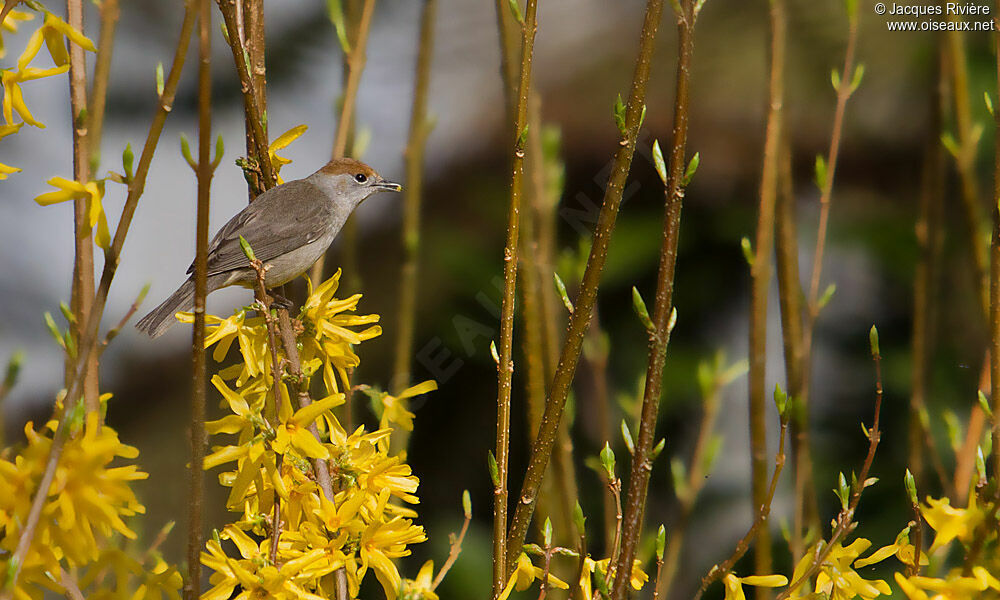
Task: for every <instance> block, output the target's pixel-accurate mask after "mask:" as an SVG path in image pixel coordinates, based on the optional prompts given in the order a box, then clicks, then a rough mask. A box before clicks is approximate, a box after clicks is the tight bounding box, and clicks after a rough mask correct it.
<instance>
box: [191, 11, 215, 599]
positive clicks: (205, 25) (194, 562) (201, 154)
mask: <svg viewBox="0 0 1000 600" xmlns="http://www.w3.org/2000/svg"><path fill="white" fill-rule="evenodd" d="M211 31H212V16H211V12H210V6H209V3H208V0H198V169H197V172H196V176H197V180H198V202H197V223H196V226H195V259H194V329H193V331H192V334H191V363H192V364H191V367H192V369H191V370H192V374H191V379H192V381H191V385H192V388H193V389H192V394H191V433H190V435H191V440H190V441H191V466H190V467H189V469H190V471H189V472H188V532H187V534H188V535H187V562H188V576H187V580H186V581H185V582H184V598H185V600H195V599H196V598H197V597H198V596H199V594H200V593H201V560H200V558H199V557H200V554H201V551H202V548H203V542H202V538H201V534H202V517H203V514H202V513H203V510H204V509H203V498H204V489H205V477H204V468H203V464H204V460H205V441H206V440H205V406H206V403H207V400H206V395H207V393H208V392H207V380H208V375H207V373H208V369H207V361H206V352H205V298H206V296H208V284H207V277H208V215H209V202H210V194H211V188H212V174H213V171H214V167H213V166H212V156H211V140H212V63H211V60H212V38H211Z"/></svg>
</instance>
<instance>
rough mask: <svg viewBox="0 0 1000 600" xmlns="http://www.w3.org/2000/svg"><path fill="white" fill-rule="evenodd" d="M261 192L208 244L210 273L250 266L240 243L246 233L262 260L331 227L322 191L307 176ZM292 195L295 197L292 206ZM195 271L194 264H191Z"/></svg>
mask: <svg viewBox="0 0 1000 600" xmlns="http://www.w3.org/2000/svg"><path fill="white" fill-rule="evenodd" d="M277 190H278V188H273V189H271V190H268V191H267V192H265V193H264V194H261V196H260V197H258V198H257V199H256V200H254V201H253V202H251V203H250V204H249V206H247V207H246V208H244V209H243V210H242V211H240V212H239V213H238V214H237V215H236V216H234V217H233V218H232V219H230V220H229V222H228V223H226V224H225V225H224V226H223V227H222V229H220V230H219V233H217V234H215V237H214V238H212V242H211V243H210V244H209V247H208V275H215V274H217V273H224V272H226V271H231V270H233V269H238V268H248V267H249V266H250V262H249V261H248V260H247V257H246V255H245V254H244V253H243V248H241V247H240V236H243V238H244V239H246V241H247V242H249V243H250V247H251V248H253V252H254V254H255V255H256V256H257V258H258V259H260V260H261V261H263V262H267V261H269V260H271V259H273V258H276V257H278V256H281V255H283V254H286V253H288V252H290V251H292V250H295V249H296V248H300V247H302V246H304V245H306V244H308V243H311V242H314V241H316V239H317V238H319V237H320V236H321V235H322V234H323V232H325V231H326V230H327V229H329V227H330V221H331V219H332V216H331V211H330V209H329V207H327V202H326V200H325V198H324V197H323V193H322V192H321V191H320V190H319V188H317V187H316V186H315V185H313V184H312V183H310V182H308V181H305V180H297V181H290V182H288V183H286V184H284V185H282V186H281V192H282V193H280V194H279V193H276V192H277ZM289 197H294V198H295V199H296V200H294V201H293V202H294V203H295V204H294V206H289V205H288V204H289V200H288V199H289ZM187 272H188V273H193V272H194V264H193V263H192V264H191V266H190V267H188V271H187Z"/></svg>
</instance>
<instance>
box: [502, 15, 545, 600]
mask: <svg viewBox="0 0 1000 600" xmlns="http://www.w3.org/2000/svg"><path fill="white" fill-rule="evenodd" d="M537 9H538V2H537V0H528V2H527V6H526V9H525V17H524V22H523V23H522V24H521V69H520V79H519V82H518V90H517V108H516V110H515V117H514V131H515V132H516V133H515V138H514V139H513V140H512V142H513V144H512V148H513V153H514V156H513V165H512V167H511V180H510V207H509V211H508V213H507V242H506V245H505V247H504V251H503V260H504V263H503V281H504V286H503V301H502V304H501V309H500V344H499V346H500V347H499V354H500V360H499V362H498V365H497V369H498V377H497V425H496V461H497V467H498V470H497V485H496V488H495V490H494V502H495V504H494V507H493V598H497V597H499V596H500V593H501V592H502V591H503V588H504V584H505V582H506V581H507V572H508V570H509V568H508V564H510V563H511V558H513V559H514V560H516V559H517V555H519V554H520V545H508V542H507V469H508V460H509V455H510V396H511V384H512V380H513V377H514V360H513V357H512V355H513V342H514V302H515V298H516V294H517V255H518V249H519V247H518V235H519V234H520V224H521V216H520V211H521V195H522V192H523V190H522V185H523V181H524V153H525V143H526V141H527V130H526V128H527V125H528V95H529V94H530V93H531V67H532V59H533V58H534V48H535V32H536V31H537V29H538V22H537V20H536V19H537ZM511 549H514V550H511ZM508 550H510V551H508Z"/></svg>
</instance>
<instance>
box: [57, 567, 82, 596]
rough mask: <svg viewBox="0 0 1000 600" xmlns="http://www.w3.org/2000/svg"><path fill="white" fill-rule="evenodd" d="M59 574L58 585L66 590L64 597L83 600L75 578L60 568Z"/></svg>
mask: <svg viewBox="0 0 1000 600" xmlns="http://www.w3.org/2000/svg"><path fill="white" fill-rule="evenodd" d="M59 574H60V577H59V583H60V584H61V585H62V586H63V587H64V588H66V596H68V597H69V598H71V599H72V600H84V595H83V592H82V591H80V584H79V583H78V582H77V581H76V577H74V576H73V575H71V574H70V573H69V572H68V571H66V570H65V569H62V568H61V569H59Z"/></svg>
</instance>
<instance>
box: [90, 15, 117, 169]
mask: <svg viewBox="0 0 1000 600" xmlns="http://www.w3.org/2000/svg"><path fill="white" fill-rule="evenodd" d="M100 11H101V37H100V40H99V41H98V44H97V60H96V61H95V62H94V81H93V87H92V88H91V90H90V103H89V104H90V110H89V111H88V112H89V113H90V124H89V127H88V129H89V136H90V168H91V171H96V170H97V167H98V165H99V164H100V160H101V138H102V136H103V133H104V112H105V110H104V109H105V106H106V104H107V98H108V82H109V80H110V78H111V54H112V51H113V50H114V47H115V44H114V40H115V27H116V26H117V25H118V16H119V10H118V0H102V2H101V5H100Z"/></svg>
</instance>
